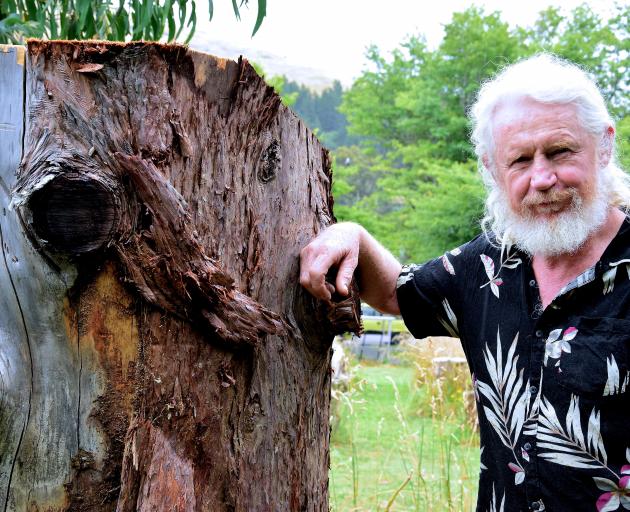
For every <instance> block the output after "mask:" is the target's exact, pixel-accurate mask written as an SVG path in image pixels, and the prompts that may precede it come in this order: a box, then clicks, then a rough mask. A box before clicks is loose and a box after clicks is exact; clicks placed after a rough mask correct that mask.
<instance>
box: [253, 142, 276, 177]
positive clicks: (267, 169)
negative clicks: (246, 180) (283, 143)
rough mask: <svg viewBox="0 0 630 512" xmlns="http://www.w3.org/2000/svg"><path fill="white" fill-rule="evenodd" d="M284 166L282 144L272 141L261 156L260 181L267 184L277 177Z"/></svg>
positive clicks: (259, 166)
mask: <svg viewBox="0 0 630 512" xmlns="http://www.w3.org/2000/svg"><path fill="white" fill-rule="evenodd" d="M281 165H282V153H281V148H280V143H279V142H278V141H277V140H275V139H274V140H272V141H271V143H270V144H269V145H268V146H267V147H266V148H265V150H264V151H263V152H262V155H260V163H259V165H258V179H259V180H260V181H262V182H263V183H267V182H269V181H271V180H272V179H274V178H275V177H276V174H277V173H278V170H279V169H280V166H281Z"/></svg>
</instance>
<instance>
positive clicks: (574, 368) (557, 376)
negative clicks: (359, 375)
mask: <svg viewBox="0 0 630 512" xmlns="http://www.w3.org/2000/svg"><path fill="white" fill-rule="evenodd" d="M398 302H399V305H400V309H401V312H402V316H403V319H404V320H405V323H406V324H407V326H408V328H409V330H410V331H411V333H412V334H413V335H414V336H415V337H416V338H423V337H425V336H429V335H434V336H438V335H445V336H456V337H459V338H460V339H461V343H462V346H463V348H464V352H465V353H466V358H467V360H468V364H469V366H470V371H471V374H472V380H473V387H474V391H475V397H476V399H477V411H478V415H479V425H480V437H481V471H480V477H479V498H478V502H477V511H483V512H501V511H503V512H514V511H526V510H539V511H540V510H546V511H551V512H558V511H571V512H574V511H587V510H588V511H591V510H592V511H599V512H608V511H613V510H620V511H623V510H630V382H629V379H630V221H628V219H626V221H625V222H624V224H623V225H622V227H621V229H620V231H619V233H618V234H617V236H616V237H615V238H614V239H613V241H612V242H611V243H610V245H609V246H608V248H607V249H606V251H605V252H604V254H603V256H602V258H601V260H600V261H599V262H598V263H597V264H596V265H595V266H594V267H592V268H591V269H589V270H587V271H586V272H584V273H583V274H582V275H580V276H579V277H577V278H576V279H575V280H574V281H573V282H571V283H570V284H568V285H567V286H565V288H564V289H563V290H562V291H561V292H560V293H559V294H558V296H557V297H556V298H555V299H554V300H553V302H552V303H551V304H550V305H549V306H548V307H547V308H545V309H544V310H543V308H542V305H541V302H540V295H539V292H538V286H537V283H536V279H535V277H534V273H533V270H532V267H531V262H530V260H529V258H528V257H527V256H526V255H525V254H523V253H520V252H518V251H516V250H514V249H512V250H509V251H504V252H503V253H502V252H501V251H500V250H499V249H497V248H495V247H493V246H492V245H491V244H490V243H488V241H487V240H486V238H485V237H484V236H480V237H477V238H476V239H474V240H472V241H471V242H469V243H467V244H465V245H464V246H462V247H460V248H458V249H454V250H452V251H449V252H447V253H446V254H444V256H442V257H441V258H438V259H435V260H432V261H429V262H428V263H426V264H424V265H410V266H406V267H404V268H403V271H402V273H401V274H400V277H399V279H398Z"/></svg>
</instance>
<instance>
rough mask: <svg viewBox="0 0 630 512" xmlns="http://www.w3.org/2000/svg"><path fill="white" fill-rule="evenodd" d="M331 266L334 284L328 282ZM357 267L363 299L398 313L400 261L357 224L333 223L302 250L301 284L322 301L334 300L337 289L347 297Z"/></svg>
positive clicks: (378, 307)
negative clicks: (334, 272)
mask: <svg viewBox="0 0 630 512" xmlns="http://www.w3.org/2000/svg"><path fill="white" fill-rule="evenodd" d="M331 269H336V270H337V276H336V277H335V282H334V283H329V282H327V281H326V276H327V275H329V274H330V273H331V272H330V271H331ZM357 269H358V271H359V272H358V279H357V283H358V285H359V293H360V294H361V299H363V300H364V301H366V302H367V303H368V304H370V305H372V306H373V307H375V308H376V309H378V310H379V311H382V312H384V313H391V314H399V313H400V310H399V309H398V300H397V298H396V280H397V278H398V274H400V271H401V266H400V263H398V261H397V260H396V258H394V257H393V256H392V255H391V254H390V253H389V252H388V251H387V249H385V248H384V247H383V246H382V245H381V244H379V243H378V242H377V241H376V240H375V239H374V238H372V236H371V235H370V234H369V233H368V232H367V231H366V230H365V229H363V228H362V227H361V226H359V225H358V224H354V223H352V222H342V223H340V224H333V225H332V226H329V227H328V228H326V229H325V230H324V231H322V232H321V233H320V234H319V235H318V236H317V237H316V238H315V239H314V240H312V241H311V243H309V244H308V245H307V246H306V247H305V248H304V249H302V252H301V253H300V284H301V285H302V286H304V288H306V289H307V290H308V291H309V292H310V293H311V294H312V295H314V296H315V297H317V298H318V299H321V300H331V298H332V294H333V293H335V292H337V293H338V294H339V295H341V296H342V297H347V296H348V294H349V293H350V290H349V287H350V281H351V280H352V276H353V275H354V273H355V270H357Z"/></svg>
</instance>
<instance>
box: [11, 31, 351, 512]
mask: <svg viewBox="0 0 630 512" xmlns="http://www.w3.org/2000/svg"><path fill="white" fill-rule="evenodd" d="M0 136H1V138H0V189H1V190H0V197H1V200H2V216H1V217H0V236H1V237H2V256H3V258H2V260H1V261H0V286H1V287H2V291H3V293H2V294H1V295H0V393H1V394H0V400H1V402H0V403H1V407H0V499H2V500H3V502H2V503H4V510H11V511H13V510H15V511H23V510H29V511H31V510H39V511H44V510H46V511H60V510H89V511H113V510H117V511H120V512H124V511H136V510H139V511H149V510H151V511H154V510H165V511H167V510H168V511H202V510H203V511H209V510H211V511H223V510H225V511H251V510H256V511H267V510H268V511H276V510H300V511H301V510H309V511H310V510H313V511H325V510H328V477H327V470H328V463H329V451H328V438H329V427H328V415H329V392H330V355H331V354H330V345H331V342H332V338H333V334H334V333H335V332H340V331H344V330H357V329H359V320H358V319H359V316H358V311H359V309H358V308H359V305H358V300H357V297H356V294H355V295H354V296H353V298H351V299H348V300H346V301H341V302H339V303H336V304H328V305H326V304H318V303H316V302H315V301H314V300H313V299H311V298H310V297H309V296H308V295H307V294H305V293H304V292H303V291H302V289H301V288H300V286H299V284H298V280H297V276H298V254H299V250H300V249H301V247H302V246H303V245H305V244H306V243H307V241H308V240H309V239H310V238H311V237H312V236H313V235H314V234H316V233H317V232H318V231H319V230H320V229H321V228H322V227H324V226H326V225H328V224H329V223H331V222H333V221H334V218H333V216H332V211H331V206H332V198H331V195H330V180H331V174H330V162H329V158H328V153H327V152H326V150H325V149H323V148H322V147H321V146H320V144H319V143H318V141H317V140H316V139H315V137H314V136H313V135H312V134H311V133H310V132H309V131H308V130H307V129H306V127H305V126H304V124H303V123H302V122H301V121H300V120H299V119H298V118H296V117H295V116H294V115H293V114H292V112H290V110H289V109H287V108H286V107H284V106H283V105H282V104H281V101H280V99H279V97H278V96H277V95H276V94H275V92H274V91H273V90H272V89H271V88H270V87H268V86H267V85H266V84H265V83H264V81H263V80H262V79H261V78H260V77H258V75H257V74H256V73H255V71H254V70H253V68H251V66H249V64H248V63H247V62H246V61H244V60H242V61H239V62H232V61H226V60H222V59H217V58H214V57H211V56H209V55H205V54H201V53H198V52H194V51H192V50H188V49H187V48H185V47H182V46H168V45H160V44H151V43H129V44H119V43H100V42H40V41H32V42H30V43H29V45H28V48H27V51H26V55H25V52H24V49H23V48H20V47H1V49H0Z"/></svg>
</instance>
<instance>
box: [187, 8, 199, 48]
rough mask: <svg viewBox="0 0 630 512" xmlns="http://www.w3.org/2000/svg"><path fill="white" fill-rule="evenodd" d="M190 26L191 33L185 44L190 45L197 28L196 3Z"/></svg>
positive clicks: (191, 14)
mask: <svg viewBox="0 0 630 512" xmlns="http://www.w3.org/2000/svg"><path fill="white" fill-rule="evenodd" d="M188 26H189V27H190V32H189V33H188V37H187V38H186V40H185V41H184V44H188V43H189V42H190V40H191V39H192V36H193V35H194V34H195V30H196V28H197V6H196V5H195V2H193V3H192V12H191V13H190V18H189V20H188Z"/></svg>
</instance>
